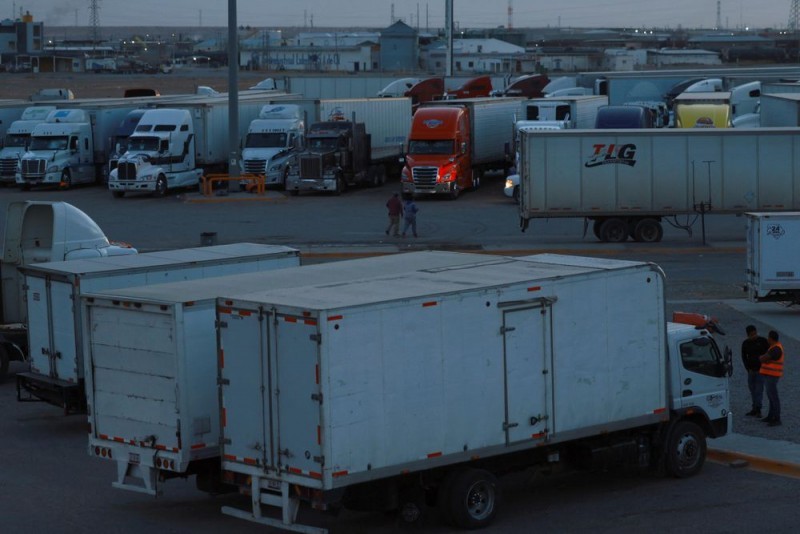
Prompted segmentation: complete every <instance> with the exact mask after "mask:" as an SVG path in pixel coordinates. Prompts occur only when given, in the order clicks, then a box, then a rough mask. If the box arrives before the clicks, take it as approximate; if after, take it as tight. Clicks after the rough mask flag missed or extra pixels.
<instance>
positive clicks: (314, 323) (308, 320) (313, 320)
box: [303, 319, 317, 326]
mask: <svg viewBox="0 0 800 534" xmlns="http://www.w3.org/2000/svg"><path fill="white" fill-rule="evenodd" d="M303 322H304V323H306V324H307V325H308V326H316V325H317V321H316V319H306V320H305V321H303Z"/></svg>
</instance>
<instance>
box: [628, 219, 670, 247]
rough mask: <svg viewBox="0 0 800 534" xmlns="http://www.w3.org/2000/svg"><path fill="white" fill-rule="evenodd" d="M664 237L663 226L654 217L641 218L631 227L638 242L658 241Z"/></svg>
mask: <svg viewBox="0 0 800 534" xmlns="http://www.w3.org/2000/svg"><path fill="white" fill-rule="evenodd" d="M662 237H664V228H662V226H661V223H660V222H658V221H657V220H656V219H650V218H647V219H642V220H640V221H638V222H637V223H636V225H635V226H634V228H633V238H634V239H635V240H636V241H639V242H640V243H658V242H659V241H661V238H662Z"/></svg>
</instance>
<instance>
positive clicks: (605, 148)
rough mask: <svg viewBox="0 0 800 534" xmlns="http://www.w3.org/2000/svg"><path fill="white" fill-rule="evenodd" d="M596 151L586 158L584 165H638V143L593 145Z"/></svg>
mask: <svg viewBox="0 0 800 534" xmlns="http://www.w3.org/2000/svg"><path fill="white" fill-rule="evenodd" d="M592 147H593V148H594V153H593V154H592V155H591V156H590V157H589V159H587V160H586V163H584V164H583V165H584V167H598V166H600V165H628V166H629V167H633V166H634V165H636V145H634V144H633V143H628V144H626V145H619V146H617V145H615V144H613V143H612V144H610V145H599V144H598V145H592Z"/></svg>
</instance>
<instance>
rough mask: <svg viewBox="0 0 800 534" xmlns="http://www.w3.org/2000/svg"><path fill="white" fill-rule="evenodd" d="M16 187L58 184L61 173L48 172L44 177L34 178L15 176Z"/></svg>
mask: <svg viewBox="0 0 800 534" xmlns="http://www.w3.org/2000/svg"><path fill="white" fill-rule="evenodd" d="M15 179H16V181H17V185H42V184H54V185H57V184H60V183H61V173H60V172H58V173H53V172H49V173H47V174H45V175H44V176H35V177H22V176H20V175H17V176H16V178H15Z"/></svg>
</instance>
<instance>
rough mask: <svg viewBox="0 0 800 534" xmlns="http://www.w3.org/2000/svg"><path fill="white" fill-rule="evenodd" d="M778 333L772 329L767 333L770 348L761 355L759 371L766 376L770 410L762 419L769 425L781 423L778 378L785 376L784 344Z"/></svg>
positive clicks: (765, 388) (765, 386)
mask: <svg viewBox="0 0 800 534" xmlns="http://www.w3.org/2000/svg"><path fill="white" fill-rule="evenodd" d="M779 339H780V338H779V336H778V333H777V332H776V331H775V330H770V331H769V334H768V335H767V343H769V350H767V352H766V353H764V354H762V355H761V358H760V360H761V368H760V369H759V373H761V374H762V375H763V376H764V391H766V393H767V399H769V412H768V413H767V416H766V417H765V418H764V419H762V421H764V422H765V423H767V424H768V425H769V426H780V425H781V401H780V398H779V397H778V380H780V378H781V377H782V376H783V357H784V354H783V345H781V342H780V341H779Z"/></svg>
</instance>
